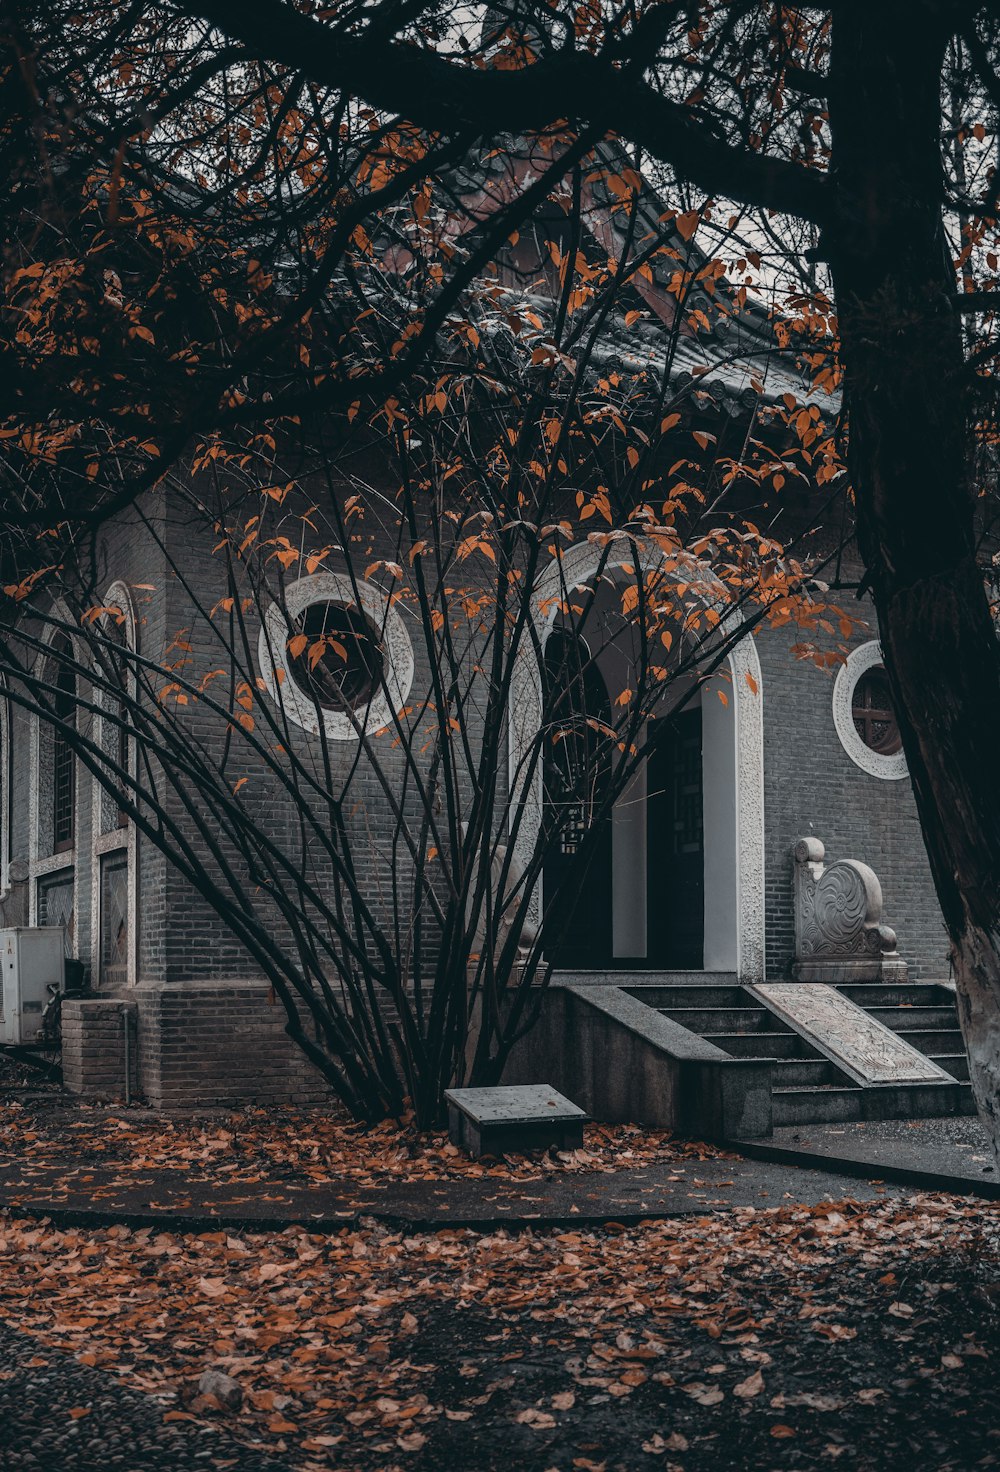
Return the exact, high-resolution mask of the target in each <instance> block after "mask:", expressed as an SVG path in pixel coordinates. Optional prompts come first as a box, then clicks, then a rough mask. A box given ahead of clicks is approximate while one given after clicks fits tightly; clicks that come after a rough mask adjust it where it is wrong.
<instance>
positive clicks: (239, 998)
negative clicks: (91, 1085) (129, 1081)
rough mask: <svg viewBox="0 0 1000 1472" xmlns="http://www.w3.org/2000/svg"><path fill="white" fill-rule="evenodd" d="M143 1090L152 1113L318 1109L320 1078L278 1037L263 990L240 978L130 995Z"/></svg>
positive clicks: (276, 1015) (280, 1016)
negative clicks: (251, 1106) (248, 1107)
mask: <svg viewBox="0 0 1000 1472" xmlns="http://www.w3.org/2000/svg"><path fill="white" fill-rule="evenodd" d="M136 1000H137V1002H138V1005H139V1054H140V1059H141V1063H140V1070H141V1081H142V1090H143V1093H144V1094H145V1096H146V1098H147V1100H148V1101H149V1103H150V1104H151V1105H152V1106H153V1107H154V1108H156V1109H186V1108H193V1107H196V1106H212V1105H221V1104H226V1105H228V1104H241V1103H256V1104H318V1103H322V1102H323V1100H324V1099H326V1098H328V1097H329V1089H328V1087H327V1084H326V1082H325V1080H324V1079H323V1077H322V1075H321V1074H320V1073H319V1072H318V1071H317V1069H316V1068H315V1067H314V1066H313V1065H312V1064H311V1063H310V1062H309V1060H308V1059H307V1058H306V1057H305V1055H304V1054H303V1053H302V1052H301V1050H300V1049H299V1048H298V1047H297V1046H296V1045H295V1044H294V1043H293V1042H292V1040H291V1038H289V1036H288V1034H287V1033H286V1032H285V1031H284V1027H285V1013H284V1010H283V1008H282V1007H281V1005H280V1003H278V1002H277V1001H276V1000H273V999H272V997H271V994H270V990H269V988H268V987H266V986H263V985H261V984H260V983H259V982H257V983H254V982H246V981H242V980H239V979H236V980H233V981H231V982H229V983H228V984H224V983H223V984H191V985H187V986H168V987H156V988H145V987H141V986H140V987H138V988H137V989H136Z"/></svg>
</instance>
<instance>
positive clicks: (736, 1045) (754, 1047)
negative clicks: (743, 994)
mask: <svg viewBox="0 0 1000 1472" xmlns="http://www.w3.org/2000/svg"><path fill="white" fill-rule="evenodd" d="M702 1036H703V1037H704V1039H705V1041H706V1043H714V1044H715V1046H716V1047H717V1048H721V1049H722V1050H723V1052H724V1053H732V1055H733V1057H734V1058H810V1059H812V1058H817V1057H818V1056H819V1054H818V1053H817V1051H816V1049H815V1048H814V1047H812V1046H811V1045H810V1044H809V1043H807V1042H806V1040H805V1039H804V1038H800V1037H799V1035H798V1033H797V1032H706V1033H703V1034H702Z"/></svg>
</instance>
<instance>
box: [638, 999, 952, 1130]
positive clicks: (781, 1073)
mask: <svg viewBox="0 0 1000 1472" xmlns="http://www.w3.org/2000/svg"><path fill="white" fill-rule="evenodd" d="M702 975H703V976H704V974H702ZM630 981H631V978H624V977H622V978H620V980H619V984H620V985H623V986H624V987H625V989H626V990H629V991H631V993H632V995H633V996H636V997H639V998H641V1000H642V1001H643V1002H645V1003H646V1004H647V1006H651V1007H655V1008H656V1010H657V1011H658V1012H660V1013H661V1014H662V1015H663V1016H665V1017H669V1018H671V1019H672V1020H673V1021H674V1022H677V1023H680V1025H681V1026H682V1027H685V1028H687V1029H688V1030H689V1031H690V1032H693V1033H695V1034H697V1035H698V1036H700V1037H702V1038H704V1039H706V1040H707V1041H708V1042H710V1043H714V1044H715V1046H716V1047H718V1048H721V1049H723V1051H724V1052H726V1053H729V1054H730V1055H732V1056H733V1057H738V1058H754V1059H765V1060H767V1061H769V1062H770V1063H771V1066H772V1074H771V1076H772V1100H773V1109H774V1124H775V1126H776V1127H777V1126H781V1125H796V1124H819V1123H838V1122H842V1121H850V1120H864V1119H908V1118H912V1119H921V1118H932V1117H934V1116H936V1115H948V1114H971V1113H973V1112H974V1105H973V1102H972V1091H971V1088H970V1086H969V1084H968V1082H967V1079H968V1062H967V1060H966V1056H965V1050H964V1047H963V1044H962V1036H961V1032H960V1030H959V1025H958V1016H957V1012H956V1008H955V998H954V994H953V993H952V992H951V991H950V990H949V989H948V988H947V987H944V986H939V985H937V984H936V983H933V982H924V983H914V984H873V985H849V986H843V987H841V988H840V990H841V991H842V992H843V993H844V995H845V996H847V997H849V998H850V999H851V1001H853V1002H855V1003H857V1005H858V1006H860V1007H863V1008H864V1010H865V1011H866V1012H868V1013H869V1014H870V1015H871V1016H872V1017H873V1018H875V1019H876V1020H877V1021H879V1022H881V1023H883V1024H884V1025H885V1026H886V1027H889V1028H891V1029H892V1030H893V1031H894V1032H897V1033H899V1035H900V1036H901V1037H903V1038H905V1039H906V1041H907V1042H908V1043H910V1045H911V1046H912V1047H914V1048H916V1049H917V1050H918V1051H919V1052H921V1053H924V1054H926V1055H927V1056H928V1057H929V1058H932V1059H933V1060H934V1062H935V1063H937V1064H938V1065H939V1067H941V1068H942V1069H943V1070H944V1071H945V1072H946V1073H948V1074H950V1075H951V1076H952V1078H953V1079H954V1080H955V1082H954V1083H945V1082H941V1083H929V1084H870V1085H867V1086H865V1087H861V1086H859V1085H858V1084H856V1083H854V1081H853V1080H852V1079H850V1078H849V1077H848V1076H847V1075H846V1074H845V1073H843V1072H842V1070H841V1069H839V1068H838V1067H837V1066H836V1064H834V1063H832V1062H830V1061H829V1060H828V1059H827V1058H825V1057H824V1056H823V1054H822V1053H820V1052H819V1051H818V1050H817V1049H815V1048H813V1047H812V1046H811V1045H810V1044H809V1043H807V1042H806V1041H805V1039H804V1038H802V1037H800V1036H799V1034H798V1033H796V1032H794V1031H792V1030H790V1029H789V1028H788V1027H787V1026H786V1025H785V1023H784V1022H783V1021H782V1020H781V1019H780V1018H778V1017H776V1016H775V1015H774V1013H772V1012H770V1011H769V1010H768V1009H767V1008H766V1007H765V1006H764V1005H763V1004H762V1003H761V1002H760V1001H758V999H757V998H756V997H755V996H754V995H753V993H752V992H750V991H749V990H748V989H747V988H746V987H742V986H740V985H738V984H737V983H736V980H735V978H734V977H729V976H722V975H720V976H718V977H712V978H709V977H708V976H704V979H700V978H699V979H698V980H697V981H695V979H694V977H693V976H690V975H689V976H685V975H684V974H682V973H680V974H677V975H675V976H662V977H659V976H658V977H656V978H653V977H652V976H647V977H645V978H644V979H643V982H642V984H641V985H636V984H635V982H633V983H632V985H631V986H630ZM633 988H634V989H633Z"/></svg>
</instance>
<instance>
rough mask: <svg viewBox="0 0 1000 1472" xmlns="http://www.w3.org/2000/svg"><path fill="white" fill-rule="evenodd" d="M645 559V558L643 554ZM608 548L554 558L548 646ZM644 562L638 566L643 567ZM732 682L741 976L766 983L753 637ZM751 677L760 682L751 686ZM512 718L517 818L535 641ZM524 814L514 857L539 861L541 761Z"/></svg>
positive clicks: (532, 706) (544, 604) (627, 548)
mask: <svg viewBox="0 0 1000 1472" xmlns="http://www.w3.org/2000/svg"><path fill="white" fill-rule="evenodd" d="M637 554H638V555H637ZM603 555H604V549H602V548H600V547H598V546H597V545H595V544H594V543H592V542H589V541H588V542H576V543H574V544H573V545H572V546H571V547H568V548H567V549H566V551H565V552H564V553H563V554H562V556H561V557H559V558H553V559H552V561H551V563H550V564H549V566H548V567H547V568H546V569H545V571H544V572H543V573H542V575H541V577H540V578H539V580H538V584H537V586H536V588H535V592H534V595H533V597H532V616H533V618H534V622H535V626H536V628H537V630H538V640H539V645H540V647H541V648H542V649H544V647H545V642H546V640H547V639H548V637H549V634H550V633H551V632H552V629H553V627H554V625H555V622H556V620H557V618H558V617H559V614H560V611H561V607H562V602H563V598H564V595H565V593H566V592H569V591H572V589H573V588H574V587H579V586H581V585H583V584H585V583H586V582H587V580H588V579H589V578H590V577H592V576H593V574H594V573H595V572H596V571H597V569H598V567H599V566H600V564H601V559H602V557H603ZM664 561H665V559H664V556H663V554H662V553H661V552H660V551H659V549H658V548H656V547H654V546H652V545H651V544H650V543H648V542H647V543H632V542H622V543H621V544H620V545H619V546H618V547H616V548H614V549H613V550H612V551H611V553H610V555H609V556H608V558H607V562H606V564H605V566H606V568H607V569H608V570H611V569H613V568H616V567H617V568H621V567H623V566H628V567H629V568H633V569H634V570H635V571H634V574H630V576H633V575H634V576H645V575H648V574H650V573H652V574H656V573H657V572H659V571H660V570H661V569H662V567H663V565H664ZM636 563H638V566H636ZM678 581H683V583H684V584H685V586H686V587H687V589H688V590H689V591H690V592H693V593H694V595H695V596H696V597H699V598H700V601H701V602H703V603H704V605H705V607H706V608H711V607H717V606H718V602H717V599H716V598H715V597H714V596H713V592H712V589H711V586H710V581H709V579H708V577H707V576H706V584H708V586H707V587H706V591H705V593H704V594H699V593H698V592H697V590H696V589H695V588H693V587H692V584H693V582H694V575H693V574H692V571H691V569H685V571H684V573H683V574H682V575H681V576H680V577H679V578H678ZM742 622H743V616H742V614H741V613H740V612H739V611H738V610H730V611H729V612H728V613H727V614H726V616H725V617H724V618H723V619H722V621H721V623H720V625H719V629H720V632H721V633H724V632H725V630H726V627H727V625H728V626H729V627H733V626H735V625H737V624H741V623H742ZM728 663H729V669H730V673H731V677H732V685H731V697H730V698H731V699H732V701H733V705H734V715H735V722H736V730H735V742H736V846H737V862H736V873H737V892H736V896H735V902H736V907H737V924H736V932H737V933H736V948H737V972H738V974H739V977H740V980H741V981H745V982H753V981H762V980H763V979H764V975H765V970H764V965H765V952H764V693H763V691H764V686H763V680H762V678H761V669H760V658H759V656H758V653H757V646H756V644H755V643H754V640H753V639H752V638H751V637H749V636H748V637H746V638H744V639H742V640H741V641H740V642H739V643H738V644H737V645H736V646H735V648H734V649H733V651H732V653H731V654H730V655H729V656H728ZM747 675H749V676H750V679H751V680H752V681H753V686H755V687H756V691H755V690H754V688H753V686H751V684H750V681H748V680H747ZM510 710H511V719H510V725H509V730H508V773H509V782H510V787H511V791H512V796H511V801H510V807H509V813H510V817H511V819H513V816H514V812H515V809H516V806H517V802H518V794H517V787H518V785H519V784H521V785H522V788H523V783H524V776H523V773H522V772H521V764H522V763H523V762H524V761H525V759H526V758H527V757H528V754H529V753H530V752H531V748H532V746H533V744H534V743H535V740H536V737H537V733H538V728H539V725H540V723H541V718H542V678H541V670H540V669H539V666H538V661H537V659H536V657H535V651H534V649H533V647H532V644H531V641H530V639H528V638H527V637H526V636H525V637H522V640H521V645H520V648H519V649H518V651H517V655H516V658H515V666H514V670H513V674H512V678H511V698H510ZM523 800H524V812H523V816H522V818H521V823H520V826H519V828H518V832H517V837H516V840H515V843H514V852H515V854H516V856H517V858H518V860H519V861H520V863H521V864H522V865H527V864H528V863H529V862H530V860H531V855H532V853H533V851H534V847H535V842H536V840H537V837H538V831H539V828H540V827H541V821H542V804H543V801H544V794H543V790H542V771H541V761H540V760H539V762H538V764H537V769H536V771H535V775H534V777H533V779H532V782H531V785H530V788H529V789H527V790H525V791H523ZM541 908H542V895H541V881H539V883H538V885H537V886H536V889H535V893H534V895H533V896H532V903H531V907H530V911H529V914H530V919H531V920H532V921H533V922H534V923H535V924H537V923H538V921H539V918H540V916H541Z"/></svg>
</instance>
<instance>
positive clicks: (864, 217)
mask: <svg viewBox="0 0 1000 1472" xmlns="http://www.w3.org/2000/svg"><path fill="white" fill-rule="evenodd" d="M946 11H950V12H951V14H950V16H947V15H946V14H945V12H946ZM949 20H950V22H951V26H953V24H954V7H952V6H946V5H943V4H934V3H930V0H924V3H921V4H914V3H913V0H903V3H900V0H892V3H884V4H881V5H869V6H864V7H862V6H859V7H854V6H847V7H844V9H843V11H842V12H838V15H837V20H836V24H835V28H834V30H835V38H834V50H833V62H832V88H831V99H830V121H831V130H832V134H833V158H834V165H835V171H836V180H837V183H838V185H839V191H838V192H839V195H840V199H841V205H840V213H839V216H838V219H837V222H836V225H835V227H834V229H833V231H832V233H831V236H830V238H829V240H828V241H827V242H826V243H827V245H828V254H829V258H830V262H831V267H832V271H833V278H834V285H835V289H836V295H837V303H838V311H839V314H840V329H841V335H842V342H843V361H844V368H845V380H846V393H847V402H848V408H849V425H850V447H849V460H850V467H851V474H852V481H853V484H854V488H855V493H856V495H857V501H858V523H859V540H860V545H861V552H862V556H863V557H864V560H865V564H866V567H867V569H868V574H869V579H870V583H871V587H872V592H873V596H874V599H875V604H876V608H877V610H878V618H879V629H880V634H881V640H882V649H883V653H884V656H885V663H886V668H887V670H888V674H889V678H890V681H891V684H892V688H893V694H894V698H895V702H896V709H897V714H898V717H899V723H900V729H901V732H902V737H903V744H904V749H905V752H906V759H907V763H908V765H909V770H910V775H911V779H912V782H913V791H914V794H915V797H916V803H917V810H918V813H919V816H920V822H921V825H922V828H923V835H924V840H925V843H926V846H927V853H928V855H929V858H930V864H931V870H932V873H933V876H934V882H935V886H936V888H937V893H938V897H939V899H940V901H941V906H942V910H943V912H944V918H945V923H946V925H947V927H948V933H949V936H950V939H951V945H952V955H953V960H954V967H955V975H956V980H957V984H958V991H959V1014H960V1016H961V1021H962V1030H963V1033H964V1035H965V1041H966V1045H967V1047H968V1051H969V1059H970V1068H971V1075H972V1084H973V1089H974V1091H975V1096H976V1101H977V1104H978V1106H979V1110H980V1114H981V1116H982V1119H983V1122H984V1124H985V1125H986V1127H987V1129H988V1130H989V1132H990V1135H991V1138H992V1141H993V1148H994V1152H995V1153H996V1154H997V1156H998V1161H1000V740H998V736H1000V658H998V644H997V636H996V632H995V630H994V627H993V622H992V618H991V615H990V610H989V604H988V601H987V597H986V591H985V587H984V581H983V577H982V575H981V573H980V572H979V570H978V569H977V566H976V560H975V538H974V531H975V528H974V513H975V501H976V496H975V489H976V488H975V480H974V466H973V463H972V456H971V449H970V447H971V446H972V445H973V443H974V435H973V431H972V424H973V411H974V402H973V400H974V384H973V381H972V379H971V378H970V376H969V374H968V372H967V369H966V365H965V361H964V353H963V343H962V330H961V324H960V319H959V315H958V313H957V311H956V310H955V307H954V305H953V299H954V295H955V292H956V289H957V283H956V277H955V270H954V266H953V264H952V261H951V259H950V254H949V250H948V245H947V241H946V238H945V233H944V228H943V221H942V215H941V208H940V203H939V201H940V199H941V197H942V178H941V172H942V168H941V155H940V149H941V142H940V116H941V112H940V85H941V82H940V76H941V63H942V59H943V56H944V50H945V46H946V44H947V36H948V31H949V30H950V29H951V26H949V25H948V24H947V22H948V21H949Z"/></svg>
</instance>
